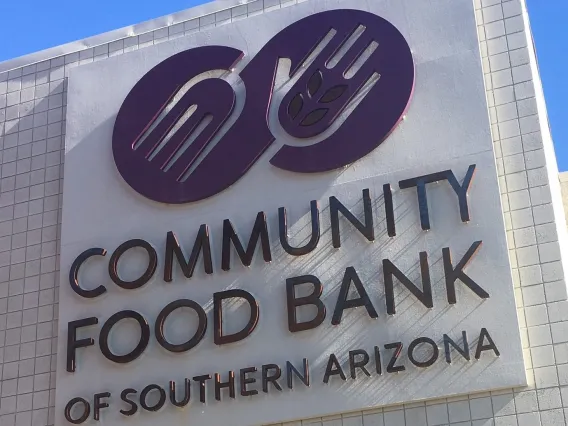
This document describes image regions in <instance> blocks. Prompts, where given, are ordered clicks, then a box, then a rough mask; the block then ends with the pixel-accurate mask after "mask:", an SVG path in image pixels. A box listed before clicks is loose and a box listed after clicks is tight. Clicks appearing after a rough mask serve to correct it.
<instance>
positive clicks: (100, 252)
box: [69, 248, 107, 299]
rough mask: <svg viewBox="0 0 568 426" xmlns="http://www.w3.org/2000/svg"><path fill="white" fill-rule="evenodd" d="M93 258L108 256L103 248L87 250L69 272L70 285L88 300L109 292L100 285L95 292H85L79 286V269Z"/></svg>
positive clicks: (78, 257)
mask: <svg viewBox="0 0 568 426" xmlns="http://www.w3.org/2000/svg"><path fill="white" fill-rule="evenodd" d="M93 256H106V250H105V249H102V248H91V249H88V250H85V251H84V252H83V253H81V254H80V255H79V256H77V259H75V261H74V262H73V265H71V270H70V271H69V284H70V285H71V288H72V289H73V291H74V292H75V293H77V294H78V295H79V296H81V297H85V298H87V299H93V298H95V297H98V296H100V295H101V294H103V293H105V292H106V291H107V290H106V287H105V286H103V285H100V286H98V287H97V288H95V289H93V290H85V289H84V288H81V287H80V286H79V268H80V267H81V265H82V264H83V263H84V262H85V261H86V260H87V259H89V258H90V257H93Z"/></svg>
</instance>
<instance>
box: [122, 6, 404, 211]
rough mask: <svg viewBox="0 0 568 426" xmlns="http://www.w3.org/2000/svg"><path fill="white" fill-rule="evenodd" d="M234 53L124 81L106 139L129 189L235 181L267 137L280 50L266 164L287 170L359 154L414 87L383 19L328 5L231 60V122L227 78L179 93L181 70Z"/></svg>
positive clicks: (199, 54)
mask: <svg viewBox="0 0 568 426" xmlns="http://www.w3.org/2000/svg"><path fill="white" fill-rule="evenodd" d="M243 57H244V54H243V52H241V51H240V50H238V49H234V48H231V47H225V46H203V47H198V48H195V49H190V50H187V51H184V52H181V53H178V54H176V55H173V56H171V57H170V58H168V59H166V60H165V61H163V62H161V63H160V64H158V65H157V66H155V67H154V68H153V69H151V70H150V71H149V72H148V73H147V74H146V75H144V77H142V79H141V80H140V81H138V82H137V83H136V85H135V86H134V88H133V89H132V90H131V91H130V93H129V94H128V95H127V97H126V99H125V100H124V102H123V104H122V106H121V108H120V110H119V112H118V116H117V118H116V122H115V125H114V132H113V137H112V149H113V155H114V160H115V162H116V166H117V168H118V171H119V172H120V174H121V175H122V177H123V178H124V180H125V181H126V182H127V183H128V184H129V185H130V186H131V187H132V188H133V189H134V190H135V191H137V192H138V193H140V194H141V195H143V196H145V197H147V198H149V199H151V200H154V201H158V202H162V203H171V204H182V203H188V202H194V201H198V200H202V199H205V198H208V197H211V196H213V195H215V194H218V193H219V192H221V191H223V190H225V189H227V188H228V187H229V186H231V185H233V184H234V183H235V182H237V181H238V180H239V179H240V178H241V177H242V176H243V175H244V174H245V173H246V172H247V171H248V170H249V169H250V168H251V167H252V166H253V165H254V164H255V162H256V161H257V160H259V158H260V157H261V155H262V154H263V153H264V152H265V151H266V149H267V148H268V147H270V146H271V144H272V143H274V141H275V140H276V138H275V136H274V135H273V132H271V129H270V128H269V108H270V105H271V99H272V96H273V92H274V84H275V79H276V73H277V71H278V66H279V62H280V60H281V59H287V60H289V62H290V64H291V66H290V72H289V79H290V80H291V81H292V82H293V85H292V87H291V88H290V89H289V90H288V92H287V93H286V95H285V96H284V97H283V98H282V101H281V103H280V106H279V107H278V112H277V117H278V121H279V124H280V126H281V127H282V129H283V130H284V131H285V132H286V133H287V134H288V136H289V138H290V139H291V140H295V142H296V143H294V144H287V143H286V140H285V141H284V145H283V146H282V148H281V149H279V150H278V152H276V154H275V155H274V156H273V157H272V158H270V159H269V161H270V163H271V164H272V165H273V166H274V167H277V168H280V169H283V170H288V171H291V172H296V173H317V172H326V171H330V170H334V169H338V168H341V167H344V166H347V165H349V164H351V163H353V162H355V161H357V160H359V159H360V158H362V157H364V156H365V155H367V154H369V153H370V152H371V151H373V150H374V149H375V148H376V147H378V146H379V145H380V144H381V143H382V142H383V141H384V140H385V139H386V138H387V137H388V136H389V135H390V133H391V132H392V131H393V130H394V129H395V128H396V126H397V125H398V123H399V122H400V121H401V119H402V117H403V115H404V112H405V111H406V108H407V107H408V104H409V102H410V99H411V97H412V92H413V89H414V62H413V59H412V53H411V51H410V47H409V46H408V43H407V42H406V40H405V39H404V36H403V35H402V34H401V33H400V32H399V31H398V30H397V29H396V28H395V27H394V26H393V25H392V24H391V23H389V22H388V21H386V20H385V19H383V18H381V17H379V16H376V15H374V14H371V13H368V12H364V11H359V10H332V11H326V12H322V13H317V14H314V15H311V16H308V17H306V18H304V19H302V20H300V21H297V22H295V23H293V24H292V25H290V26H288V27H287V28H285V29H283V30H282V31H280V32H279V33H278V34H276V36H274V37H273V38H272V39H271V40H270V41H269V42H268V43H266V45H265V46H264V47H263V48H262V49H261V50H260V51H259V52H258V54H257V55H255V56H254V57H253V58H252V59H251V60H250V62H249V63H248V64H247V65H246V66H245V67H244V68H243V69H242V71H241V72H240V73H239V77H240V79H241V81H242V83H243V84H244V87H245V89H246V97H245V100H244V106H242V110H241V112H240V115H239V116H238V118H237V119H236V121H234V122H233V123H232V124H231V122H230V117H231V116H232V115H233V114H234V113H237V108H236V105H237V94H236V93H235V90H234V89H233V86H231V84H230V83H229V82H227V80H224V79H222V78H213V77H211V78H204V79H201V80H200V81H199V82H197V83H196V84H194V85H193V86H191V87H190V88H189V89H187V90H186V91H185V92H183V90H182V88H183V87H184V85H186V84H187V83H188V82H190V81H191V80H192V79H195V78H196V77H198V76H200V75H207V74H206V73H208V72H211V71H213V70H226V71H229V72H230V71H231V70H232V69H233V68H234V67H235V66H236V65H237V64H238V63H239V62H240V61H241V60H242V59H243ZM294 80H295V81H294ZM176 101H177V102H176ZM172 104H173V105H172ZM338 123H340V124H339V126H337V124H338ZM227 127H228V129H227ZM325 132H327V133H326V134H325V135H324V133H325ZM322 135H324V136H326V137H323V138H322ZM318 136H319V139H322V140H320V141H316V142H317V143H313V142H314V139H317V138H318ZM298 142H299V143H298Z"/></svg>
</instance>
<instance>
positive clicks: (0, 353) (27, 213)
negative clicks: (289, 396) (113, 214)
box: [0, 0, 568, 426]
mask: <svg viewBox="0 0 568 426" xmlns="http://www.w3.org/2000/svg"><path fill="white" fill-rule="evenodd" d="M296 1H297V0H258V1H254V2H251V3H249V4H246V5H241V6H237V7H234V8H232V9H230V10H226V11H223V12H219V13H215V14H211V15H208V16H204V17H200V18H196V19H193V20H191V21H187V22H181V23H177V24H175V25H172V26H169V27H166V28H161V29H157V30H154V31H151V32H148V33H144V34H137V35H133V36H131V37H128V38H125V39H122V40H116V41H113V42H111V43H108V44H104V45H101V46H97V47H94V48H90V49H86V50H82V51H80V52H75V53H71V54H68V55H65V56H63V57H58V58H53V59H50V60H46V61H43V62H40V63H36V64H31V65H29V66H25V67H22V68H18V69H14V70H11V71H9V72H5V73H2V74H0V148H1V154H0V366H1V381H0V384H1V387H0V426H47V425H53V418H54V412H53V406H54V392H55V357H56V348H57V343H56V339H57V311H58V309H57V301H58V288H57V287H58V284H57V283H58V281H59V279H58V274H59V271H58V263H59V262H58V255H57V251H58V242H59V223H60V218H61V214H60V208H61V191H62V182H63V169H62V163H63V139H64V132H65V112H66V111H65V105H66V79H65V76H66V73H67V71H68V70H69V69H70V68H72V67H75V66H78V65H80V64H84V63H88V62H92V61H98V60H104V59H105V58H107V57H109V56H114V55H119V54H122V53H123V52H128V51H131V50H135V49H139V48H141V47H144V46H147V45H151V44H156V43H159V42H161V41H165V40H168V39H171V38H175V37H182V36H183V35H185V34H188V33H191V32H194V31H199V29H200V28H204V27H210V26H215V25H222V24H224V23H228V22H231V21H232V20H236V19H244V18H246V17H247V16H249V15H251V14H257V13H263V12H264V11H266V10H271V9H272V8H280V7H284V6H287V5H292V4H295V3H296ZM430 1H436V0H430ZM464 1H465V0H464ZM523 2H524V0H475V9H476V16H477V22H478V29H479V38H480V46H481V51H482V56H483V65H484V70H485V74H486V79H485V81H486V89H487V99H488V104H489V114H490V116H491V119H492V130H493V139H494V143H495V155H496V161H497V165H498V170H499V175H500V183H501V192H502V202H503V214H504V215H505V221H506V226H507V235H508V239H509V241H508V242H509V249H510V258H511V263H512V265H513V277H514V282H515V289H516V301H517V307H518V314H519V319H520V324H521V330H520V331H521V335H522V338H523V347H524V353H525V363H526V369H527V370H526V371H527V376H528V378H529V383H530V384H529V386H528V387H527V388H525V389H508V390H504V391H499V392H490V393H484V394H477V395H469V396H462V397H456V398H446V399H442V400H437V401H427V402H424V403H413V404H407V405H404V406H396V407H387V408H383V409H379V410H372V411H365V412H359V413H351V414H345V415H342V416H334V417H328V418H321V419H311V420H304V421H301V422H295V423H287V424H286V425H285V426H300V425H313V426H316V425H317V426H422V425H427V426H435V425H440V426H441V425H453V426H458V425H459V426H512V425H518V426H533V425H542V426H552V425H555V426H556V425H565V424H566V419H568V300H567V294H566V283H565V277H564V266H563V264H564V263H565V262H567V261H568V253H567V250H568V247H567V246H568V243H567V242H566V241H568V237H567V236H566V227H565V222H564V213H563V209H562V198H561V195H560V185H559V182H558V171H557V168H556V163H555V158H554V152H553V147H552V141H551V140H550V135H549V132H548V121H547V117H546V111H545V109H544V107H543V99H542V98H541V93H542V90H541V87H540V80H539V76H538V71H537V68H536V63H535V59H534V52H533V51H532V41H531V35H530V29H529V27H528V17H527V15H526V7H525V5H524V3H523ZM560 241H562V243H561V242H560Z"/></svg>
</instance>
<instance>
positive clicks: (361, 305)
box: [56, 0, 525, 426]
mask: <svg viewBox="0 0 568 426" xmlns="http://www.w3.org/2000/svg"><path fill="white" fill-rule="evenodd" d="M402 3H405V4H402ZM406 3H408V4H406ZM422 3H424V2H420V1H413V0H408V1H407V2H400V1H397V2H392V3H391V2H388V1H385V2H377V3H373V5H369V4H368V3H367V2H363V1H355V0H352V1H340V2H337V4H336V5H335V6H333V7H332V8H331V9H334V10H328V9H330V6H329V4H328V3H327V2H323V1H318V0H312V1H310V2H307V3H304V4H300V5H297V6H293V7H290V8H287V9H283V10H279V11H274V12H270V13H268V14H265V15H262V16H257V17H250V18H247V19H246V20H244V21H240V22H234V23H232V24H230V25H226V26H222V27H218V28H213V29H211V30H207V31H204V32H200V33H197V34H194V35H192V36H188V37H184V38H181V39H177V40H174V41H171V42H167V43H163V44H160V45H159V46H155V47H150V48H146V49H141V50H140V51H137V52H133V53H129V54H125V55H121V56H119V57H116V58H110V59H108V60H105V61H103V62H100V63H97V64H92V65H89V66H85V67H81V68H79V69H77V70H76V71H75V72H74V73H73V75H72V76H71V77H70V82H69V111H68V130H67V142H66V159H65V187H64V202H63V203H64V207H63V208H64V212H63V224H62V248H61V287H60V313H59V337H60V338H59V348H58V366H57V380H58V381H57V386H58V389H57V401H56V405H57V420H56V422H57V424H73V423H75V424H99V423H101V424H112V425H119V424H126V422H132V421H135V422H136V423H137V424H141V425H153V424H156V423H164V424H166V423H167V424H172V425H177V424H179V425H181V424H196V425H200V424H201V425H208V424H231V425H243V426H245V425H253V424H263V423H272V422H283V421H288V420H293V419H298V418H305V417H310V416H322V415H326V414H333V413H339V412H344V411H349V410H357V409H362V408H368V407H376V406H382V405H386V404H393V403H401V402H410V401H415V400H421V399H428V398H436V397H442V396H449V395H455V394H464V393H471V392H476V391H484V390H490V389H499V388H506V387H512V386H517V385H522V384H524V383H525V373H524V367H523V360H522V351H521V345H520V337H519V330H518V323H517V319H516V310H515V304H514V298H513V286H512V282H511V273H510V266H509V263H508V257H507V245H506V240H505V230H504V224H503V219H502V213H501V208H500V200H499V189H498V185H497V175H496V169H495V164H494V157H493V150H492V142H491V137H490V133H489V123H488V114H487V106H486V104H485V97H484V96H485V94H484V86H483V80H482V71H481V64H480V58H479V51H478V47H477V46H478V44H477V38H476V33H475V24H474V14H473V6H472V5H469V4H465V3H469V2H449V3H448V4H446V5H445V6H444V7H443V8H440V9H439V10H438V9H436V7H435V6H434V7H433V6H432V5H424V4H422ZM456 3H461V4H456ZM336 8H341V9H337V10H335V9H336ZM346 9H349V10H346ZM426 17H428V19H426ZM456 17H458V18H459V19H461V20H462V22H461V23H460V26H459V27H460V30H459V31H457V29H456V32H455V33H454V32H453V29H454V28H456V27H455V25H445V23H447V22H450V21H449V20H450V18H451V19H453V20H454V21H455V19H457V18H456ZM446 20H448V21H446ZM454 23H455V22H454ZM440 28H443V29H444V31H440ZM411 49H412V53H411ZM413 90H414V94H413ZM411 98H412V99H411ZM405 111H406V118H407V119H406V120H404V121H402V122H400V119H401V118H402V116H403V115H404V114H405Z"/></svg>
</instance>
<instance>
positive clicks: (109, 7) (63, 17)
mask: <svg viewBox="0 0 568 426" xmlns="http://www.w3.org/2000/svg"><path fill="white" fill-rule="evenodd" d="M527 1H528V7H529V12H530V16H531V23H532V28H533V32H534V37H535V43H536V46H537V54H538V59H539V64H540V70H541V75H542V79H543V84H544V91H545V95H546V100H547V106H548V114H549V118H550V125H551V129H552V136H553V138H554V141H555V144H556V155H557V159H558V163H559V167H560V170H568V120H567V119H566V118H567V117H565V112H566V100H567V99H568V83H567V79H566V76H565V70H566V69H568V54H566V46H568V31H564V30H563V28H564V25H565V19H566V17H567V16H568V1H567V0H527ZM200 3H204V1H203V0H168V1H155V0H136V1H134V0H118V1H117V0H98V1H96V2H79V1H77V0H59V1H57V2H47V1H43V0H25V1H8V0H0V40H2V43H1V44H0V61H3V60H7V59H11V58H14V57H17V56H21V55H24V54H27V53H31V52H35V51H37V50H41V49H45V48H48V47H52V46H57V45H59V44H63V43H66V42H69V41H73V40H77V39H81V38H85V37H88V36H91V35H95V34H99V33H102V32H105V31H110V30H113V29H116V28H120V27H124V26H127V25H131V24H136V23H139V22H142V21H145V20H148V19H152V18H156V17H158V16H162V15H167V14H169V13H173V12H177V11H179V10H183V9H187V8H189V7H192V6H195V5H197V4H200Z"/></svg>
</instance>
